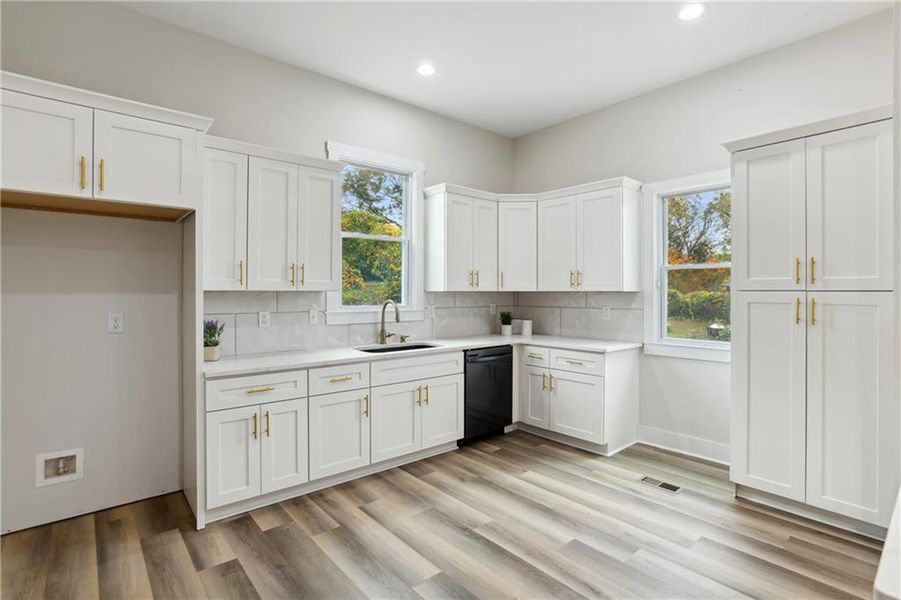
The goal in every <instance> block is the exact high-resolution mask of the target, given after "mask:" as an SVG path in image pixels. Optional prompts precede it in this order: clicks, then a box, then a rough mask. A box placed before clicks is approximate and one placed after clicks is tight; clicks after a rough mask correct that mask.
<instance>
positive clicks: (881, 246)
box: [807, 121, 894, 290]
mask: <svg viewBox="0 0 901 600" xmlns="http://www.w3.org/2000/svg"><path fill="white" fill-rule="evenodd" d="M892 206H893V199H892V124H891V121H881V122H877V123H870V124H868V125H860V126H858V127H853V128H849V129H842V130H839V131H833V132H831V133H825V134H822V135H817V136H813V137H810V138H807V255H808V289H811V290H891V289H892V288H893V274H892V268H893V267H892V265H893V264H894V263H893V260H892V255H893V252H894V239H893V235H892V228H893V219H894V212H893V208H892Z"/></svg>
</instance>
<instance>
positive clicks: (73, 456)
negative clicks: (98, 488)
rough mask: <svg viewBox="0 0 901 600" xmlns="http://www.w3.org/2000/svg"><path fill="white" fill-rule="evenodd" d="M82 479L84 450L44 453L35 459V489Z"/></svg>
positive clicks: (71, 449) (73, 449)
mask: <svg viewBox="0 0 901 600" xmlns="http://www.w3.org/2000/svg"><path fill="white" fill-rule="evenodd" d="M82 477H84V448H70V449H68V450H58V451H56V452H44V453H42V454H38V455H37V458H36V459H35V480H34V485H35V487H44V486H45V485H54V484H57V483H65V482H67V481H74V480H76V479H81V478H82Z"/></svg>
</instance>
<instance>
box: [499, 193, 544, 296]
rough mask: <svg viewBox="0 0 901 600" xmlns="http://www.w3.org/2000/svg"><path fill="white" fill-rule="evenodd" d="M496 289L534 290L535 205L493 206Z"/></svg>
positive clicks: (523, 203) (535, 255) (536, 211)
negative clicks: (495, 239)
mask: <svg viewBox="0 0 901 600" xmlns="http://www.w3.org/2000/svg"><path fill="white" fill-rule="evenodd" d="M497 262H498V265H497V269H498V289H500V290H502V291H516V292H522V291H530V290H536V289H538V206H537V204H536V203H535V202H499V203H498V205H497Z"/></svg>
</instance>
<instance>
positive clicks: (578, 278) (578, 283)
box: [576, 271, 582, 287]
mask: <svg viewBox="0 0 901 600" xmlns="http://www.w3.org/2000/svg"><path fill="white" fill-rule="evenodd" d="M576 287H582V271H576Z"/></svg>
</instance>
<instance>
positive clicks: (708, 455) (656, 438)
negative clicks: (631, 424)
mask: <svg viewBox="0 0 901 600" xmlns="http://www.w3.org/2000/svg"><path fill="white" fill-rule="evenodd" d="M638 441H639V443H642V444H647V445H648V446H654V447H655V448H660V449H661V450H669V451H670V452H677V453H679V454H684V455H686V456H693V457H695V458H702V459H704V460H709V461H710V462H715V463H718V464H721V465H725V466H727V467H728V466H729V444H723V443H721V442H713V441H710V440H705V439H703V438H698V437H694V436H690V435H685V434H684V433H679V432H677V431H667V430H666V429H658V428H656V427H649V426H647V425H639V426H638Z"/></svg>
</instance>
